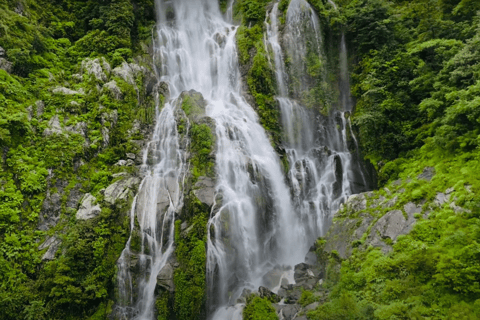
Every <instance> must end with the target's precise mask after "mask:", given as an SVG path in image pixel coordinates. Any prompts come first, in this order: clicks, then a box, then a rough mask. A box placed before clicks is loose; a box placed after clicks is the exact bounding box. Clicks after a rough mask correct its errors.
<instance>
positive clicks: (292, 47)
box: [265, 0, 358, 243]
mask: <svg viewBox="0 0 480 320" xmlns="http://www.w3.org/2000/svg"><path fill="white" fill-rule="evenodd" d="M278 15H279V12H278V4H275V5H274V6H273V8H272V10H271V11H270V13H269V16H268V17H267V21H266V26H267V28H266V29H267V32H266V35H265V42H266V46H267V48H268V50H269V51H271V52H272V54H273V56H274V66H275V70H276V77H277V87H278V89H277V92H278V95H277V97H276V98H277V101H278V105H279V107H280V111H281V121H282V127H283V133H284V135H283V144H284V147H285V150H286V153H287V155H288V159H289V163H290V171H289V173H288V179H289V182H290V185H291V191H292V195H293V200H294V206H295V209H296V211H297V212H298V213H299V216H300V219H301V221H302V225H303V226H304V230H305V240H304V241H306V242H309V243H313V241H315V239H316V238H318V236H320V235H322V234H323V233H324V232H325V231H326V229H327V227H328V226H329V224H330V221H331V218H332V215H333V213H334V212H336V211H337V210H338V208H339V206H340V204H341V203H342V202H343V201H345V199H346V198H347V197H348V196H349V195H351V194H352V193H353V192H355V191H357V192H358V188H356V187H354V185H355V184H358V183H357V182H356V181H357V180H358V178H357V174H355V172H354V168H355V164H354V163H353V160H352V154H351V153H350V151H349V148H348V144H349V138H348V137H349V135H352V134H353V133H352V131H351V125H350V120H349V119H348V113H346V112H347V111H350V110H351V104H348V106H347V105H346V106H345V107H344V106H343V105H342V107H341V110H339V111H335V112H333V113H331V115H330V116H328V117H325V116H322V115H320V114H318V113H316V112H314V111H313V110H309V109H307V108H306V107H304V106H303V105H302V104H301V102H300V101H301V99H300V98H301V92H304V91H306V90H308V89H309V86H310V85H311V84H310V83H309V82H308V81H307V80H308V79H306V78H305V77H303V78H299V77H298V75H297V74H295V73H294V72H292V71H291V70H301V72H302V73H304V74H306V72H305V71H304V70H305V68H306V66H305V62H304V57H306V56H309V55H318V56H319V57H318V59H319V60H320V61H323V60H324V57H323V48H322V38H321V32H320V23H319V20H318V17H317V16H316V14H315V12H314V11H313V9H312V8H311V6H310V5H309V4H308V3H307V2H306V1H304V0H292V1H291V2H290V5H289V7H288V9H287V13H286V17H287V18H286V24H285V27H284V29H283V32H282V33H280V32H279V26H278V23H279V22H278ZM281 44H283V47H284V48H285V50H282V45H281ZM345 48H346V47H345ZM284 55H287V56H288V60H289V65H290V67H286V66H285V61H286V60H287V58H285V57H284ZM302 58H303V59H302ZM342 72H343V73H342V77H343V75H346V78H345V77H344V78H345V79H347V80H348V65H347V58H346V53H345V54H344V59H343V62H342ZM299 79H300V81H299ZM298 83H300V85H298ZM347 83H348V81H347ZM342 89H343V90H341V91H342V94H346V95H347V96H350V94H349V90H350V89H349V85H348V86H344V87H343V88H342ZM345 90H348V92H347V93H345ZM349 101H351V100H349ZM354 139H355V138H354ZM355 141H356V140H355Z"/></svg>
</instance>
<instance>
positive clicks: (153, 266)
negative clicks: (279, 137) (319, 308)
mask: <svg viewBox="0 0 480 320" xmlns="http://www.w3.org/2000/svg"><path fill="white" fill-rule="evenodd" d="M232 3H233V1H229V2H228V4H229V7H228V10H227V13H226V14H225V15H222V13H221V11H220V8H219V4H218V0H175V1H169V0H157V1H156V5H157V17H158V21H159V23H158V27H157V37H156V41H155V59H156V62H157V63H156V65H157V68H158V73H159V75H158V78H159V81H162V82H166V83H168V85H169V90H170V100H169V101H167V102H166V103H165V106H164V107H163V108H162V110H161V111H159V112H158V114H157V121H156V127H155V132H154V136H153V139H152V141H151V142H150V143H149V145H148V147H147V148H146V150H145V154H144V164H143V166H142V168H143V172H144V175H145V178H144V179H143V181H142V184H141V186H140V190H139V193H138V195H137V196H136V198H135V201H134V203H133V206H132V210H131V236H130V239H129V240H128V242H127V245H126V248H125V249H124V251H123V253H122V256H121V258H120V259H119V261H118V268H119V272H118V277H117V278H118V287H119V295H120V298H119V307H118V310H119V313H120V314H121V316H122V317H123V318H125V319H138V320H152V319H153V318H154V301H155V286H156V278H157V275H158V273H159V272H160V271H161V270H162V268H163V267H164V266H165V265H166V263H167V262H168V260H169V258H170V256H171V255H172V252H173V251H174V243H173V239H174V220H175V216H176V214H177V213H178V212H179V210H180V209H181V208H182V206H183V189H182V188H183V180H184V178H185V172H186V171H188V170H187V168H185V166H186V159H187V156H186V152H185V150H184V149H185V148H183V149H182V147H181V146H180V145H179V137H178V133H177V130H176V128H177V124H176V121H175V110H176V108H178V105H179V103H178V101H179V99H180V96H181V94H182V92H184V91H190V90H195V91H197V92H199V93H201V95H202V96H203V97H204V99H205V100H206V101H207V106H206V114H207V116H208V117H210V118H212V119H213V120H214V121H215V124H216V126H215V128H216V129H215V131H216V132H215V135H216V165H215V172H216V187H215V190H216V191H215V194H216V196H215V203H214V205H213V208H212V212H211V214H210V219H209V221H208V226H206V228H207V232H208V238H207V266H206V267H207V275H206V278H207V287H208V313H209V319H214V320H217V319H218V320H220V319H222V320H223V319H241V314H242V308H243V305H242V304H241V303H237V298H239V297H240V296H242V294H243V293H244V292H248V291H249V290H252V291H253V290H257V289H258V287H259V286H265V287H268V288H270V289H271V290H274V291H275V290H278V288H279V287H280V284H281V283H282V280H283V281H285V280H287V281H289V282H290V283H293V279H292V275H293V270H292V267H293V266H294V265H296V264H298V263H300V262H303V261H304V258H305V254H306V253H307V252H308V249H309V247H310V245H311V244H312V243H313V242H314V241H315V240H316V238H317V237H318V236H319V235H321V234H322V233H323V232H324V231H325V228H326V226H327V225H328V221H329V219H330V218H331V214H332V213H333V212H334V211H335V210H336V209H338V207H339V205H340V203H341V202H342V201H344V199H345V198H346V197H347V196H348V195H350V194H351V193H352V185H351V182H352V181H353V180H354V177H353V175H352V157H351V154H350V152H349V150H348V147H347V140H348V139H347V131H348V129H349V128H350V129H351V125H350V123H349V120H348V118H347V117H346V116H345V113H344V112H343V111H345V110H342V111H340V112H336V113H334V114H332V115H331V116H329V117H321V116H320V115H319V114H318V113H315V112H314V111H313V110H308V109H306V108H305V107H304V106H302V104H301V103H300V102H299V100H298V99H297V98H298V97H300V96H301V94H302V92H303V91H305V90H308V89H309V88H310V82H311V79H310V78H309V77H305V76H304V74H303V73H304V72H305V70H306V68H307V65H306V63H305V59H304V57H305V56H306V55H312V54H314V55H316V56H318V57H320V58H322V59H323V57H322V50H323V48H322V38H321V29H320V27H321V26H320V22H319V19H318V17H317V16H316V14H315V12H314V11H313V9H312V8H311V7H310V5H309V4H308V3H307V2H306V1H305V0H292V1H291V3H290V5H289V8H288V11H287V15H286V19H287V27H285V31H284V33H283V35H281V34H280V32H279V28H278V20H277V19H278V4H275V5H274V7H273V9H272V11H271V12H270V23H267V34H266V35H265V41H266V44H267V46H268V48H269V50H273V56H274V64H275V70H276V77H277V84H278V92H279V95H278V97H277V101H278V103H279V105H280V108H281V120H282V125H283V127H284V129H285V130H284V131H285V134H284V147H285V150H286V152H287V155H288V159H289V162H290V164H291V169H290V170H289V172H288V176H287V177H285V174H284V172H283V170H282V166H281V164H280V161H279V157H278V155H277V154H276V153H275V151H274V150H273V147H272V145H271V143H270V141H269V139H268V136H267V134H266V132H265V130H264V129H263V128H262V126H261V125H260V124H259V119H258V116H257V114H256V113H255V111H254V109H253V108H252V106H250V105H249V104H248V103H247V102H246V100H245V99H244V98H243V96H242V90H241V86H242V83H241V77H240V71H239V66H238V57H237V52H236V40H235V34H236V31H237V27H236V26H234V25H232V24H231V19H232V17H231V9H232V7H231V5H232ZM305 31H308V32H305ZM281 37H283V42H284V45H285V46H287V50H282V46H281V39H280V38H281ZM282 52H286V54H288V55H289V61H290V67H289V68H286V67H285V61H286V60H285V59H284V58H283V53H282ZM338 128H339V129H338ZM350 131H351V130H350ZM138 239H140V244H141V245H140V248H138V247H135V246H134V245H133V243H134V242H135V241H137V240H138ZM137 242H138V241H137ZM135 259H138V262H135V261H136V260H135ZM134 263H136V264H137V265H138V268H139V270H140V272H139V273H138V274H139V276H138V279H135V278H134V277H132V275H131V273H130V268H131V266H132V264H134Z"/></svg>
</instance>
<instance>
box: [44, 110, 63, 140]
mask: <svg viewBox="0 0 480 320" xmlns="http://www.w3.org/2000/svg"><path fill="white" fill-rule="evenodd" d="M62 133H63V130H62V125H61V124H60V120H59V119H58V115H55V116H53V118H52V119H50V121H49V122H48V128H46V129H45V131H43V136H45V137H49V136H51V135H54V134H62Z"/></svg>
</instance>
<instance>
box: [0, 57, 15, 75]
mask: <svg viewBox="0 0 480 320" xmlns="http://www.w3.org/2000/svg"><path fill="white" fill-rule="evenodd" d="M12 68H13V63H11V62H10V61H8V60H7V59H5V58H0V69H2V70H5V71H6V72H8V73H10V72H12Z"/></svg>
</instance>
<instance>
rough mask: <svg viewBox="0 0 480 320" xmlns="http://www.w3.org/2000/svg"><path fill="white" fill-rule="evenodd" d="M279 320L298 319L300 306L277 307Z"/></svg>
mask: <svg viewBox="0 0 480 320" xmlns="http://www.w3.org/2000/svg"><path fill="white" fill-rule="evenodd" d="M276 308H277V314H278V317H279V319H282V320H293V319H296V316H297V314H298V312H299V311H300V306H299V305H298V304H287V305H276Z"/></svg>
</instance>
